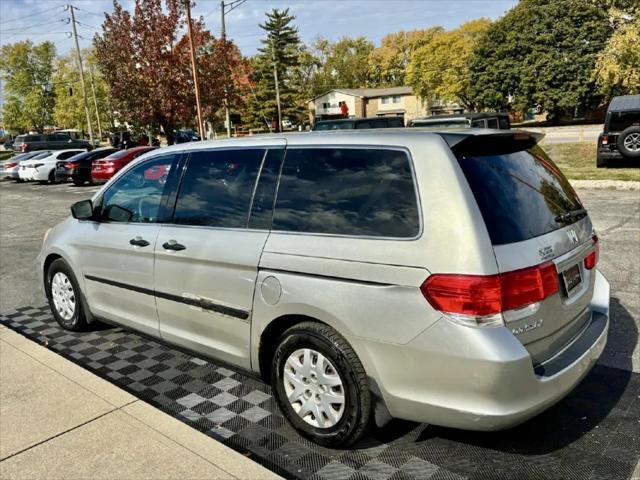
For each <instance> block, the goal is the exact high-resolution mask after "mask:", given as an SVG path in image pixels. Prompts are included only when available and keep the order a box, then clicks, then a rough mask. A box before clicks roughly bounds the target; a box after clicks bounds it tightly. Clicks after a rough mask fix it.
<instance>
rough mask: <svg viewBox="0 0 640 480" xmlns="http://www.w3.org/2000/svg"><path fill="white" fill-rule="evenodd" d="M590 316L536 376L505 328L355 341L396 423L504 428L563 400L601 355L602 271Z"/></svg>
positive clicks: (450, 328) (442, 326)
mask: <svg viewBox="0 0 640 480" xmlns="http://www.w3.org/2000/svg"><path fill="white" fill-rule="evenodd" d="M589 311H590V313H591V320H590V323H589V325H588V326H587V327H585V329H583V330H582V331H581V332H580V333H579V334H577V335H576V337H574V339H573V340H572V341H571V343H570V345H568V346H566V347H565V349H563V350H562V351H561V352H559V353H558V354H556V356H554V357H552V358H551V359H549V360H547V361H546V362H545V364H544V365H545V366H546V367H547V371H546V372H544V371H540V368H537V370H538V371H537V372H536V370H534V365H533V362H532V359H531V356H530V355H529V353H528V352H527V350H526V349H525V348H524V347H523V346H522V344H521V343H520V342H519V341H518V340H517V339H516V338H515V337H514V336H513V334H512V333H511V332H510V331H509V330H508V329H507V328H504V327H498V328H486V329H478V328H469V327H464V326H461V325H457V324H455V323H453V322H450V321H448V320H447V319H444V318H442V319H440V320H439V321H438V322H436V323H435V324H433V325H432V326H431V327H430V328H428V329H427V330H425V331H424V332H422V333H421V334H420V335H418V337H416V338H415V339H413V340H412V341H411V342H409V343H408V344H406V345H392V344H383V343H380V342H371V341H365V340H362V339H349V340H350V341H351V342H352V344H353V345H354V348H355V349H356V351H357V353H358V355H360V358H361V359H362V361H363V364H364V367H365V369H366V370H367V372H368V373H369V375H370V376H371V377H373V379H374V380H375V381H376V383H377V384H378V386H379V388H380V393H381V396H382V400H383V401H384V403H385V405H386V407H387V409H388V410H389V413H390V414H391V416H392V417H396V418H402V419H405V420H413V421H418V422H426V423H431V424H436V425H443V426H447V427H454V428H462V429H467V430H487V431H490V430H501V429H505V428H509V427H512V426H515V425H517V424H519V423H522V422H524V421H526V420H528V419H529V418H531V417H533V416H535V415H536V414H538V413H540V412H542V411H543V410H545V409H547V408H548V407H550V406H551V405H553V404H554V403H556V402H558V401H559V400H561V399H562V398H563V397H565V396H566V395H567V394H568V393H569V392H571V390H572V389H573V388H574V387H575V386H576V385H577V384H578V383H579V382H580V381H581V380H582V379H583V378H584V376H585V375H586V374H587V373H588V372H589V370H590V369H591V368H592V367H593V365H594V364H595V363H596V361H597V360H598V358H599V357H600V354H601V353H602V351H603V350H604V347H605V344H606V342H607V331H608V326H609V284H608V282H607V280H606V279H605V278H604V276H603V275H602V274H601V273H600V272H597V273H596V280H595V287H594V296H593V299H592V302H591V304H590V305H589ZM374 343H375V344H374ZM552 366H553V367H554V368H551V367H552ZM538 367H539V366H538Z"/></svg>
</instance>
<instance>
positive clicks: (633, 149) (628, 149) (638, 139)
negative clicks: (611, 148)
mask: <svg viewBox="0 0 640 480" xmlns="http://www.w3.org/2000/svg"><path fill="white" fill-rule="evenodd" d="M618 150H619V151H620V153H621V154H622V155H623V156H625V157H629V158H640V127H629V128H625V129H624V130H623V131H622V133H620V135H618Z"/></svg>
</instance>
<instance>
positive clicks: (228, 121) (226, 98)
mask: <svg viewBox="0 0 640 480" xmlns="http://www.w3.org/2000/svg"><path fill="white" fill-rule="evenodd" d="M224 7H225V4H224V0H220V26H221V30H220V31H221V37H222V44H223V46H224V119H225V124H226V125H227V137H228V138H231V115H230V114H229V89H228V83H229V75H228V74H229V72H227V69H228V62H227V29H226V27H225V23H224Z"/></svg>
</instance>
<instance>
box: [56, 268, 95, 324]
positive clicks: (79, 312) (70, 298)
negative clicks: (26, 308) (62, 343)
mask: <svg viewBox="0 0 640 480" xmlns="http://www.w3.org/2000/svg"><path fill="white" fill-rule="evenodd" d="M46 278H47V280H46V293H47V299H48V300H49V306H50V307H51V311H52V313H53V316H54V317H55V319H56V321H57V322H58V323H59V324H60V326H61V327H62V328H65V329H67V330H73V331H80V330H83V329H84V328H85V327H86V325H87V321H86V316H85V313H84V309H83V305H82V298H81V295H82V294H81V292H80V287H79V286H78V282H77V281H76V277H75V275H74V274H73V272H72V271H71V268H70V267H69V265H68V264H67V262H65V261H64V260H63V259H62V258H58V259H57V260H54V261H53V262H52V263H51V265H50V266H49V269H48V270H47V277H46Z"/></svg>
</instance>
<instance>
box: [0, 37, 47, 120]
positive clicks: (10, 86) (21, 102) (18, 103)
mask: <svg viewBox="0 0 640 480" xmlns="http://www.w3.org/2000/svg"><path fill="white" fill-rule="evenodd" d="M55 54H56V50H55V47H54V45H53V43H51V42H43V43H40V44H39V45H34V44H33V43H31V41H29V40H27V41H24V42H18V43H14V44H8V45H3V46H2V49H1V50H0V72H1V75H2V80H3V81H4V89H5V101H4V108H3V120H4V123H5V125H6V126H7V128H10V129H15V130H22V131H24V130H29V129H34V130H38V131H42V129H43V128H44V127H45V126H48V125H51V124H52V114H53V105H54V101H55V99H54V94H53V92H52V85H51V81H52V76H53V60H54V58H55Z"/></svg>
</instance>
